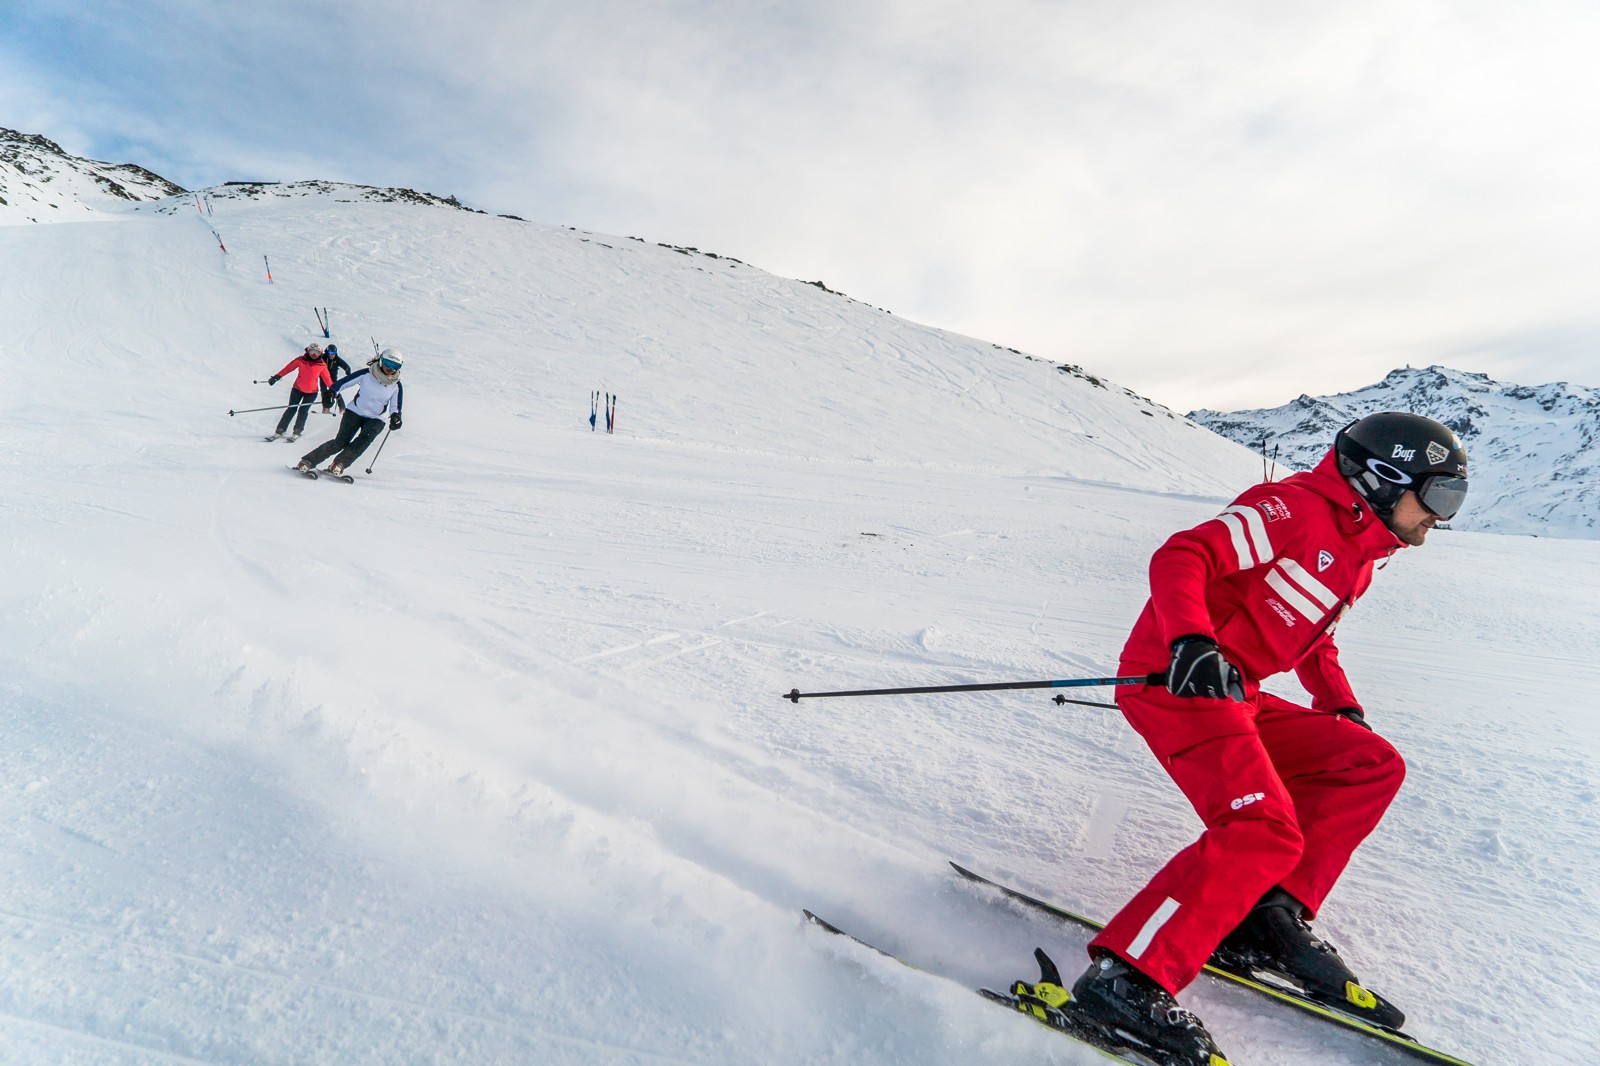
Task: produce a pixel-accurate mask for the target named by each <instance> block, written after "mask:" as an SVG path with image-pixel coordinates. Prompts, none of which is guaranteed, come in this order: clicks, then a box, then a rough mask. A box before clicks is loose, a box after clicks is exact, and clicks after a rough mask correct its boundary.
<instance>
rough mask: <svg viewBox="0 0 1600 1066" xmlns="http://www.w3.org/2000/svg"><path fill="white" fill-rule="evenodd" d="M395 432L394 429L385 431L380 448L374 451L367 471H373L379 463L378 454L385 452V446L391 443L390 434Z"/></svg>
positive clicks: (379, 443)
mask: <svg viewBox="0 0 1600 1066" xmlns="http://www.w3.org/2000/svg"><path fill="white" fill-rule="evenodd" d="M393 432H394V430H393V429H386V430H384V431H383V439H382V440H380V441H379V442H378V450H377V451H375V452H373V453H372V462H370V463H368V464H367V473H369V474H370V473H372V468H373V467H375V466H377V465H378V456H380V455H382V454H383V446H384V445H385V444H388V443H389V434H391V433H393Z"/></svg>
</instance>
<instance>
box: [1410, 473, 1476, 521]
mask: <svg viewBox="0 0 1600 1066" xmlns="http://www.w3.org/2000/svg"><path fill="white" fill-rule="evenodd" d="M1417 499H1419V500H1421V501H1422V506H1424V507H1426V508H1427V509H1428V510H1429V511H1431V512H1432V513H1434V514H1436V515H1438V516H1439V517H1440V518H1442V519H1444V520H1445V521H1446V522H1448V521H1450V519H1452V518H1454V517H1455V516H1456V512H1458V511H1460V510H1461V505H1462V504H1464V503H1466V502H1467V479H1466V478H1464V477H1451V476H1450V475H1448V474H1430V475H1429V476H1427V477H1425V478H1423V479H1422V483H1421V484H1419V485H1418V486H1417Z"/></svg>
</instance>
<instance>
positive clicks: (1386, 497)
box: [1073, 412, 1466, 1063]
mask: <svg viewBox="0 0 1600 1066" xmlns="http://www.w3.org/2000/svg"><path fill="white" fill-rule="evenodd" d="M1465 494H1466V452H1465V450H1464V449H1463V448H1462V446H1461V443H1460V441H1459V439H1457V438H1456V436H1455V434H1454V433H1452V432H1451V431H1450V430H1449V429H1448V428H1446V427H1445V426H1442V425H1440V424H1439V423H1437V422H1434V421H1432V420H1431V419H1427V418H1423V417H1421V416H1418V415H1410V414H1402V413H1397V412H1386V413H1384V414H1378V415H1370V416H1368V417H1367V418H1365V419H1362V420H1360V421H1358V422H1355V423H1352V424H1351V425H1350V426H1347V427H1345V429H1344V430H1342V431H1341V432H1340V435H1339V437H1338V439H1337V440H1336V443H1335V446H1334V448H1333V449H1331V450H1330V451H1329V452H1328V454H1327V456H1326V457H1325V458H1324V459H1323V460H1322V462H1321V463H1320V464H1319V465H1318V466H1317V467H1316V468H1315V469H1314V470H1311V471H1308V472H1305V473H1299V474H1294V475H1292V476H1290V477H1289V478H1287V479H1285V480H1283V481H1281V482H1269V483H1266V484H1261V485H1257V486H1255V487H1253V488H1251V489H1249V490H1247V491H1246V492H1245V493H1243V494H1242V495H1241V496H1240V497H1239V498H1238V499H1237V500H1235V501H1234V502H1233V505H1232V506H1230V507H1228V508H1227V509H1226V510H1224V511H1223V512H1222V513H1221V514H1220V515H1218V516H1217V517H1215V518H1213V519H1209V520H1207V521H1205V522H1202V523H1200V524H1199V525H1198V526H1195V527H1194V528H1193V529H1188V530H1184V531H1182V532H1180V533H1177V534H1175V535H1173V536H1172V537H1171V538H1170V539H1169V540H1168V541H1167V542H1166V543H1165V544H1163V545H1162V546H1161V547H1160V548H1159V549H1158V550H1157V551H1156V553H1155V555H1154V556H1153V557H1152V558H1151V561H1150V599H1149V601H1148V602H1147V603H1146V604H1145V607H1144V611H1143V613H1142V614H1141V615H1140V616H1139V619H1138V621H1137V622H1136V623H1135V625H1134V628H1133V632H1132V634H1131V635H1130V636H1129V637H1128V641H1127V644H1126V645H1125V646H1124V648H1123V652H1122V662H1121V666H1120V667H1119V668H1118V673H1119V674H1122V675H1125V676H1126V675H1138V674H1160V675H1163V676H1164V677H1165V679H1166V684H1165V685H1164V686H1163V685H1133V686H1128V687H1126V688H1122V689H1120V690H1119V691H1118V694H1117V703H1118V704H1119V706H1120V707H1121V709H1122V712H1123V714H1124V715H1125V716H1126V718H1127V719H1128V722H1129V724H1131V725H1132V726H1133V728H1134V729H1135V730H1136V731H1138V733H1139V734H1140V736H1142V737H1143V738H1144V739H1145V742H1146V743H1147V744H1149V746H1150V749H1151V751H1152V752H1154V754H1155V756H1156V758H1157V759H1159V760H1160V762H1161V765H1162V768H1163V769H1165V770H1166V771H1167V773H1168V774H1170V775H1171V776H1172V779H1173V781H1175V782H1176V783H1177V785H1178V787H1179V788H1180V789H1182V790H1183V793H1184V795H1185V796H1187V797H1188V799H1189V801H1190V803H1192V804H1193V806H1194V809H1195V812H1196V813H1197V814H1199V816H1200V819H1201V821H1202V822H1204V823H1205V831H1204V832H1203V833H1202V834H1201V835H1200V838H1199V839H1198V840H1196V841H1195V842H1194V843H1193V844H1191V845H1190V846H1189V847H1187V848H1185V849H1184V850H1183V851H1181V852H1179V853H1178V854H1177V855H1176V856H1175V857H1173V858H1172V859H1171V861H1169V862H1168V863H1167V864H1166V866H1164V867H1163V868H1162V869H1161V870H1160V872H1158V873H1157V874H1156V875H1155V877H1154V878H1153V879H1152V880H1151V881H1150V883H1149V884H1148V885H1147V886H1145V888H1144V889H1143V890H1142V891H1140V892H1139V893H1138V894H1137V895H1136V896H1134V897H1133V899H1132V900H1131V901H1130V902H1129V903H1128V904H1127V905H1126V906H1124V907H1123V908H1122V910H1121V911H1120V912H1119V913H1118V914H1117V915H1116V916H1115V917H1114V918H1112V920H1111V922H1110V923H1109V924H1108V925H1107V926H1106V927H1105V929H1104V931H1103V932H1101V933H1100V934H1099V935H1098V936H1096V937H1095V938H1094V940H1093V941H1091V942H1090V945H1089V951H1090V956H1091V959H1092V960H1094V961H1093V963H1092V965H1091V966H1090V967H1089V970H1088V971H1087V972H1086V973H1085V974H1084V975H1083V977H1081V978H1080V979H1079V980H1078V982H1077V983H1076V985H1075V986H1074V990H1073V998H1074V999H1075V1000H1077V1001H1078V1003H1079V1006H1080V1007H1081V1008H1082V1009H1084V1010H1086V1011H1087V1012H1089V1013H1090V1014H1091V1015H1094V1016H1097V1017H1099V1018H1100V1019H1101V1020H1103V1021H1105V1022H1107V1023H1108V1024H1115V1025H1120V1026H1121V1027H1123V1028H1124V1029H1134V1030H1136V1031H1137V1030H1139V1028H1140V1027H1141V1026H1143V1029H1144V1035H1145V1036H1146V1037H1147V1038H1148V1039H1150V1040H1151V1041H1152V1042H1155V1043H1162V1044H1168V1045H1172V1046H1175V1047H1183V1048H1185V1049H1187V1050H1186V1051H1185V1055H1186V1056H1189V1057H1192V1058H1193V1061H1195V1062H1199V1063H1205V1062H1208V1061H1210V1059H1209V1056H1210V1054H1212V1053H1214V1052H1215V1045H1214V1044H1212V1043H1210V1041H1209V1037H1206V1039H1205V1040H1204V1041H1203V1042H1202V1043H1201V1044H1195V1043H1194V1040H1195V1039H1196V1038H1197V1037H1198V1035H1199V1034H1203V1033H1204V1028H1203V1027H1202V1026H1200V1024H1199V1022H1198V1019H1195V1018H1194V1016H1193V1015H1191V1014H1189V1013H1188V1012H1187V1011H1183V1010H1181V1008H1177V1006H1176V1003H1175V1002H1174V1001H1173V999H1172V994H1174V993H1176V992H1177V991H1178V990H1179V989H1181V988H1183V987H1184V986H1185V985H1187V984H1188V983H1189V982H1190V981H1191V980H1193V979H1194V977H1195V976H1196V975H1197V974H1199V972H1200V970H1201V969H1202V968H1203V967H1204V966H1205V964H1206V963H1207V962H1208V960H1211V959H1212V956H1213V951H1216V952H1217V953H1218V954H1217V959H1218V962H1219V964H1224V965H1226V966H1227V968H1229V969H1239V970H1254V971H1255V972H1258V973H1259V972H1263V971H1265V972H1272V973H1276V974H1278V975H1280V976H1283V977H1287V978H1289V979H1290V980H1292V981H1293V982H1295V983H1296V984H1298V985H1299V986H1300V987H1301V989H1302V990H1303V991H1305V992H1306V993H1307V994H1308V995H1310V996H1311V997H1312V998H1315V999H1319V1000H1321V1001H1323V1002H1327V1003H1329V1004H1330V1005H1335V1006H1337V1007H1338V1008H1339V1009H1341V1010H1343V1011H1345V1012H1346V1013H1350V1014H1355V1015H1358V1016H1361V1017H1364V1018H1366V1019H1367V1020H1369V1021H1372V1022H1375V1023H1377V1024H1380V1025H1385V1026H1389V1027H1398V1026H1399V1025H1400V1024H1401V1023H1402V1022H1403V1020H1404V1016H1403V1015H1402V1014H1401V1013H1400V1012H1399V1011H1398V1010H1397V1009H1395V1008H1394V1007H1393V1006H1392V1005H1390V1004H1389V1003H1388V1002H1387V1001H1385V1000H1383V999H1382V998H1381V997H1378V996H1375V995H1373V994H1371V993H1370V992H1368V991H1367V990H1366V989H1364V988H1362V987H1360V985H1359V983H1358V982H1356V981H1355V977H1354V974H1352V973H1350V971H1349V969H1348V968H1347V967H1345V965H1344V964H1343V962H1342V961H1340V960H1339V958H1338V955H1337V952H1335V951H1334V950H1333V949H1332V948H1331V947H1330V946H1328V945H1327V944H1325V943H1324V942H1322V941H1321V940H1318V939H1317V938H1316V937H1314V936H1313V935H1312V934H1311V933H1310V930H1309V927H1308V925H1307V922H1308V921H1309V920H1310V919H1311V918H1313V917H1314V916H1315V915H1316V913H1317V911H1318V909H1319V908H1320V907H1321V906H1322V902H1323V900H1324V899H1325V898H1326V897H1327V895H1328V892H1329V890H1331V889H1332V888H1333V885H1334V883H1335V882H1336V881H1337V880H1338V878H1339V875H1340V874H1341V873H1342V872H1343V871H1344V868H1345V865H1346V863H1348V862H1349V860H1350V856H1351V853H1352V852H1354V851H1355V849H1356V847H1357V845H1359V844H1360V843H1361V842H1362V840H1364V839H1365V838H1366V836H1367V835H1368V834H1369V833H1370V832H1372V830H1373V829H1374V827H1376V826H1377V824H1378V821H1379V819H1381V818H1382V817H1383V814H1384V812H1385V810H1386V809H1387V808H1388V806H1389V802H1390V801H1391V800H1392V799H1393V798H1394V796H1395V793H1396V792H1397V791H1398V790H1399V788H1400V783H1401V781H1402V779H1403V778H1404V777H1405V764H1404V763H1403V762H1402V760H1401V758H1400V755H1399V753H1398V752H1396V751H1395V749H1394V747H1393V746H1391V745H1390V744H1389V742H1388V741H1386V740H1384V739H1383V738H1382V737H1380V736H1378V735H1377V734H1376V733H1374V732H1372V730H1371V727H1369V726H1368V725H1367V724H1366V721H1365V712H1364V710H1363V709H1362V706H1361V702H1360V701H1359V700H1358V699H1357V698H1356V695H1355V693H1354V692H1353V691H1352V690H1351V687H1350V682H1349V681H1348V680H1347V679H1346V677H1345V674H1344V670H1343V669H1342V668H1341V667H1340V665H1339V653H1338V650H1337V649H1336V648H1335V646H1334V642H1333V632H1334V627H1335V626H1336V625H1337V624H1338V622H1339V619H1340V618H1341V617H1342V616H1343V615H1344V613H1345V612H1346V611H1348V610H1349V609H1350V606H1351V605H1352V604H1353V603H1354V602H1355V601H1356V599H1357V598H1358V597H1360V596H1361V594H1362V593H1364V592H1365V591H1366V590H1367V587H1368V586H1369V585H1370V584H1371V582H1372V571H1373V566H1374V564H1375V563H1378V562H1380V561H1382V560H1384V559H1387V558H1388V557H1389V556H1390V555H1392V554H1393V553H1394V552H1395V551H1396V550H1398V549H1399V548H1401V547H1402V546H1405V545H1418V544H1421V543H1422V542H1423V540H1424V539H1425V538H1426V536H1427V533H1428V531H1429V530H1431V529H1432V527H1433V524H1434V523H1435V522H1437V521H1439V520H1440V519H1441V518H1444V519H1447V518H1450V517H1452V516H1453V515H1454V514H1455V513H1456V510H1457V509H1458V508H1459V507H1460V504H1461V502H1462V501H1463V500H1464V498H1465ZM1291 669H1292V670H1294V672H1295V674H1296V676H1297V677H1298V678H1299V679H1300V682H1301V684H1302V685H1304V687H1305V688H1306V690H1307V691H1308V692H1309V693H1310V694H1311V706H1310V707H1301V706H1298V705H1296V704H1294V703H1291V702H1289V701H1288V700H1285V699H1281V698H1279V697H1277V696H1274V695H1271V694H1270V693H1267V692H1264V691H1262V689H1261V682H1262V681H1263V680H1264V679H1266V678H1268V677H1270V676H1272V675H1273V674H1278V673H1282V672H1284V671H1286V670H1291ZM1219 945H1220V947H1219ZM1230 953H1231V955H1230ZM1174 1010H1175V1013H1174V1014H1173V1015H1172V1016H1171V1017H1169V1018H1167V1019H1166V1020H1165V1021H1163V1020H1162V1019H1161V1018H1160V1017H1158V1016H1159V1015H1160V1014H1161V1013H1162V1012H1164V1011H1174ZM1180 1016H1181V1017H1180ZM1174 1025H1175V1026H1176V1029H1178V1030H1183V1032H1174V1031H1172V1030H1173V1027H1174ZM1186 1034H1187V1035H1186ZM1202 1047H1204V1048H1209V1050H1202ZM1218 1058H1219V1059H1220V1055H1219V1056H1218ZM1185 1061H1187V1058H1186V1059H1185Z"/></svg>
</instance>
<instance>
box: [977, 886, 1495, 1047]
mask: <svg viewBox="0 0 1600 1066" xmlns="http://www.w3.org/2000/svg"><path fill="white" fill-rule="evenodd" d="M950 866H951V868H952V869H954V870H955V872H956V873H958V874H960V875H961V876H962V877H964V878H966V879H967V880H968V881H971V882H973V883H974V884H979V885H984V886H986V887H988V888H990V889H992V890H994V891H996V892H998V893H1000V895H1001V896H1003V897H1004V898H1006V899H1009V900H1011V901H1013V902H1014V903H1018V904H1021V905H1022V906H1024V907H1027V908H1029V909H1030V910H1035V911H1039V912H1040V913H1043V914H1047V915H1049V916H1050V917H1052V918H1055V919H1056V920H1058V921H1062V922H1066V923H1068V924H1070V925H1077V926H1080V927H1082V928H1084V929H1087V930H1089V931H1091V932H1096V933H1098V932H1099V931H1100V930H1102V929H1104V928H1105V923H1104V922H1097V921H1095V920H1094V919H1093V918H1089V917H1086V916H1084V915H1082V914H1078V913H1077V912H1075V911H1070V910H1067V909H1066V908H1065V907H1059V906H1057V905H1056V904H1054V903H1047V902H1045V901H1044V900H1042V899H1037V898H1035V897H1033V896H1030V895H1028V894H1027V893H1026V892H1019V891H1017V890H1016V889H1014V888H1009V887H1007V886H1005V885H1002V884H1001V883H1000V882H998V881H994V880H991V879H990V878H987V877H985V876H983V875H982V874H980V873H974V872H973V871H971V870H969V869H967V868H966V867H965V866H962V865H961V864H959V863H955V862H952V863H951V864H950ZM1205 972H1206V973H1208V974H1210V975H1211V976H1212V977H1216V978H1219V979H1221V980H1224V981H1229V982H1232V983H1233V984H1237V985H1243V986H1244V987H1245V988H1248V989H1250V990H1251V991H1253V992H1258V993H1260V994H1261V995H1264V996H1267V997H1268V998H1270V999H1273V1000H1276V1001H1277V1002H1279V1003H1282V1004H1284V1005H1286V1006H1289V1007H1294V1008H1295V1009H1297V1010H1301V1011H1304V1012H1305V1013H1307V1014H1311V1015H1314V1016H1316V1017H1318V1018H1321V1019H1322V1020H1323V1021H1326V1022H1331V1023H1332V1024H1334V1025H1338V1026H1341V1027H1343V1028H1345V1029H1349V1030H1351V1031H1353V1032H1357V1033H1360V1034H1362V1035H1363V1036H1368V1037H1371V1038H1373V1039H1375V1040H1381V1041H1383V1042H1384V1043H1385V1044H1388V1045H1389V1046H1390V1047H1392V1048H1394V1049H1395V1050H1396V1051H1399V1052H1402V1053H1403V1054H1405V1055H1407V1056H1409V1057H1411V1058H1414V1059H1419V1060H1421V1061H1423V1062H1432V1063H1437V1064H1441V1066H1472V1064H1471V1063H1469V1062H1467V1061H1466V1060H1465V1059H1458V1058H1456V1057H1455V1056H1454V1055H1450V1054H1447V1053H1446V1052H1443V1051H1440V1050H1438V1049H1436V1048H1431V1047H1428V1046H1427V1045H1426V1044H1423V1043H1420V1042H1418V1040H1417V1039H1416V1038H1415V1037H1413V1036H1410V1035H1408V1034H1407V1033H1404V1032H1402V1031H1401V1030H1399V1029H1386V1028H1384V1027H1383V1026H1380V1025H1374V1024H1373V1023H1371V1022H1368V1021H1365V1020H1363V1019H1361V1018H1357V1017H1354V1016H1353V1015H1349V1014H1346V1013H1345V1012H1343V1011H1341V1010H1338V1009H1337V1008H1334V1007H1330V1006H1328V1005H1327V1004H1324V1003H1319V1002H1317V1001H1316V1000H1314V999H1311V998H1309V997H1307V996H1305V995H1302V994H1301V993H1300V992H1298V991H1296V990H1294V989H1290V988H1285V987H1281V986H1279V985H1276V984H1268V983H1267V982H1265V981H1261V980H1259V979H1258V978H1257V977H1256V976H1255V975H1253V974H1249V973H1238V972H1236V971H1233V970H1225V969H1223V968H1221V967H1219V966H1214V965H1209V964H1208V965H1207V966H1206V969H1205Z"/></svg>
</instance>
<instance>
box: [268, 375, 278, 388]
mask: <svg viewBox="0 0 1600 1066" xmlns="http://www.w3.org/2000/svg"><path fill="white" fill-rule="evenodd" d="M277 383H278V375H276V374H274V375H272V376H271V377H270V378H268V379H267V384H268V385H276V384H277Z"/></svg>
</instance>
